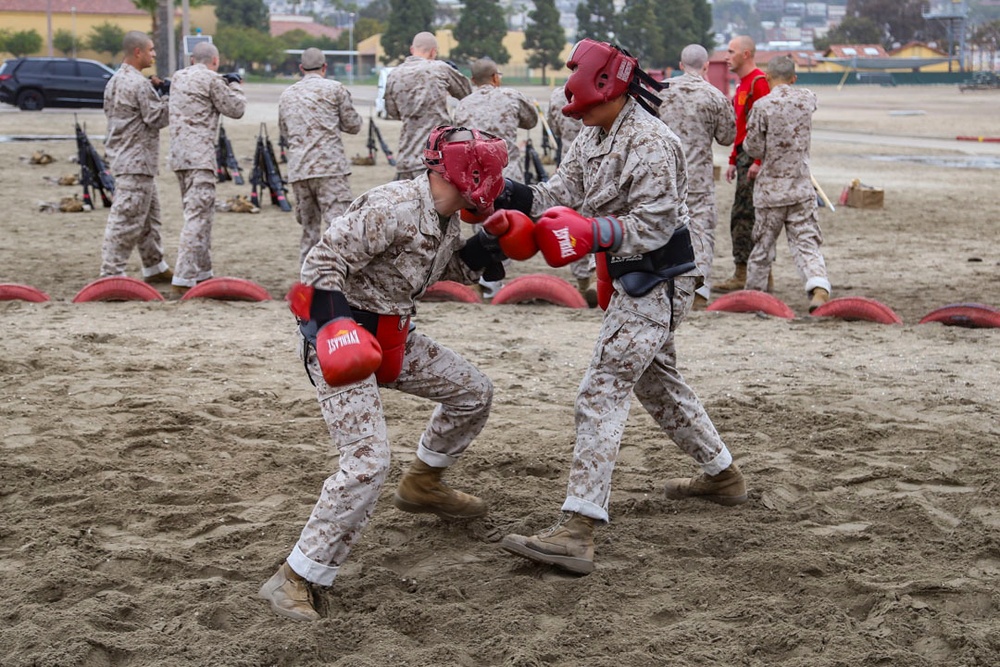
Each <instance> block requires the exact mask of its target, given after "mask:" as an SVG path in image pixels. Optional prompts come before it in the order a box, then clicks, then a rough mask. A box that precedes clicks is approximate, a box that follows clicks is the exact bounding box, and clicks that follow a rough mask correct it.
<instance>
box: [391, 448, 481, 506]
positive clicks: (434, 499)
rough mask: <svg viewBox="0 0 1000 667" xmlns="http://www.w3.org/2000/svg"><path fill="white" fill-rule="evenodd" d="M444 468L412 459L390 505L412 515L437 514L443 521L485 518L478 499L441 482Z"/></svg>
mask: <svg viewBox="0 0 1000 667" xmlns="http://www.w3.org/2000/svg"><path fill="white" fill-rule="evenodd" d="M444 471H445V469H444V468H432V467H431V466H429V465H427V464H426V463H424V462H423V461H421V460H420V459H414V461H413V463H411V464H410V468H409V470H407V471H406V472H405V473H404V474H403V479H401V480H399V486H398V487H396V493H395V495H393V497H392V504H393V505H395V506H396V509H401V510H403V511H404V512H413V513H414V514H437V515H438V516H440V517H443V518H445V519H474V518H476V517H480V516H486V512H487V511H488V509H487V507H486V503H484V502H483V501H482V500H480V499H479V498H476V497H475V496H472V495H469V494H468V493H462V492H461V491H455V490H454V489H452V488H451V487H449V486H448V485H447V484H445V483H444V482H443V481H441V473H443V472H444Z"/></svg>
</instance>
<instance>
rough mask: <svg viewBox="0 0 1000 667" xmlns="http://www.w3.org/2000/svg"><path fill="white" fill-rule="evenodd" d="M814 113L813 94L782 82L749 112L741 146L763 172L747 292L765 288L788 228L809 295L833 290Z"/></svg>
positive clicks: (790, 245) (757, 191)
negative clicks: (812, 153)
mask: <svg viewBox="0 0 1000 667" xmlns="http://www.w3.org/2000/svg"><path fill="white" fill-rule="evenodd" d="M815 111H816V95H815V94H814V93H813V92H812V91H810V90H807V89H805V88H793V87H792V86H789V85H787V84H779V85H777V86H775V87H774V89H773V90H772V91H771V93H770V94H769V95H768V96H767V97H765V98H764V99H762V100H760V101H759V102H757V104H756V105H754V108H753V111H752V112H751V113H750V118H749V120H748V121H747V137H746V140H744V142H743V147H744V149H745V150H746V152H747V154H748V155H750V156H752V157H755V158H758V159H760V160H761V170H760V174H758V176H757V184H756V185H755V186H754V195H753V199H754V206H755V207H756V209H757V222H756V224H755V225H754V228H753V244H754V245H753V252H751V253H750V262H749V263H748V265H747V286H746V288H747V289H757V290H763V289H764V288H765V286H766V285H767V274H768V272H769V271H770V270H771V262H773V261H774V254H775V244H776V242H777V240H778V235H779V234H781V230H782V229H784V230H785V234H786V235H787V237H788V249H789V251H790V253H791V255H792V260H793V261H794V262H795V268H796V269H798V272H799V276H800V277H801V278H802V280H803V281H805V286H806V293H807V294H808V293H809V292H811V291H812V289H813V288H814V287H822V288H823V289H825V290H826V291H827V292H830V291H831V290H830V281H829V280H828V279H827V275H826V263H825V262H824V261H823V255H822V253H821V252H820V249H819V248H820V245H822V243H823V234H822V233H821V232H820V228H819V219H818V216H817V213H816V190H815V189H814V188H813V185H812V179H811V178H810V175H809V144H810V134H811V132H812V115H813V112H815Z"/></svg>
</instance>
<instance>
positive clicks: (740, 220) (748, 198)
mask: <svg viewBox="0 0 1000 667" xmlns="http://www.w3.org/2000/svg"><path fill="white" fill-rule="evenodd" d="M752 164H753V158H752V157H750V156H749V155H747V154H746V153H745V152H742V151H741V152H740V154H739V155H737V156H736V195H735V196H734V198H733V210H732V213H731V215H730V217H729V232H730V233H731V234H732V237H733V261H734V262H735V263H736V264H746V263H747V260H749V259H750V251H751V250H752V249H753V225H754V210H753V181H751V180H750V179H749V178H748V177H747V171H748V170H749V169H750V165H752Z"/></svg>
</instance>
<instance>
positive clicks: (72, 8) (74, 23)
mask: <svg viewBox="0 0 1000 667" xmlns="http://www.w3.org/2000/svg"><path fill="white" fill-rule="evenodd" d="M69 13H70V16H72V17H73V57H74V58H76V7H70V8H69Z"/></svg>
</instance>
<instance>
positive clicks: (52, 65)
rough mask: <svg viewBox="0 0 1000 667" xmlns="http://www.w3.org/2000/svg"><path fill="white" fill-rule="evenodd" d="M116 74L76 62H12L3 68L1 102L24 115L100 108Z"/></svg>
mask: <svg viewBox="0 0 1000 667" xmlns="http://www.w3.org/2000/svg"><path fill="white" fill-rule="evenodd" d="M114 73H115V72H114V70H112V69H111V68H110V67H107V66H105V65H102V64H101V63H99V62H97V61H94V60H83V59H77V58H11V59H10V60H7V61H5V62H4V63H3V65H0V102H4V103H6V104H15V105H17V106H18V107H19V108H21V109H23V110H25V111H40V110H41V109H43V108H45V107H47V106H49V107H98V108H99V107H101V106H103V105H104V88H105V87H106V86H107V85H108V81H109V80H110V79H111V77H112V76H113V75H114Z"/></svg>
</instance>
